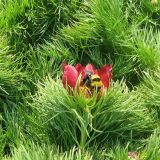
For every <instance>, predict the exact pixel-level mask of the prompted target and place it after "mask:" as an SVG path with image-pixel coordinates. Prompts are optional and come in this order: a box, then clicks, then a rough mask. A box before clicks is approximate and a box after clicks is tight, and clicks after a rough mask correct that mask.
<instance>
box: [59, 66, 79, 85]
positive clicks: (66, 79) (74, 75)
mask: <svg viewBox="0 0 160 160" xmlns="http://www.w3.org/2000/svg"><path fill="white" fill-rule="evenodd" d="M77 80H78V72H77V70H76V68H75V67H73V66H70V65H66V66H65V68H64V71H63V75H62V83H63V85H64V87H66V84H68V86H70V87H71V88H74V87H75V86H76V83H77Z"/></svg>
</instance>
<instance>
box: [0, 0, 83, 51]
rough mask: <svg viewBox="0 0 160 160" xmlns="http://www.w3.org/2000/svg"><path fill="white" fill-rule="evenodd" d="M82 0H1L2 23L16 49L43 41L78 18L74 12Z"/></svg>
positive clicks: (0, 24)
mask: <svg viewBox="0 0 160 160" xmlns="http://www.w3.org/2000/svg"><path fill="white" fill-rule="evenodd" d="M80 2H81V0H74V1H68V2H67V1H58V0H49V1H45V0H40V1H39V0H32V1H29V0H25V1H23V2H21V1H18V0H13V1H11V2H10V1H4V2H3V1H2V4H1V9H2V11H1V20H0V27H1V28H3V29H4V33H6V34H7V35H8V37H9V40H10V44H11V45H13V46H14V45H15V47H16V50H17V51H19V50H20V51H25V50H26V49H28V47H29V45H32V46H34V45H36V44H39V43H42V42H43V41H44V40H43V39H44V38H48V36H49V35H50V34H55V33H56V31H57V30H58V29H59V27H62V26H63V25H67V24H68V23H70V21H73V20H76V18H75V17H74V14H75V12H76V10H77V9H78V8H79V7H80V6H81V3H80Z"/></svg>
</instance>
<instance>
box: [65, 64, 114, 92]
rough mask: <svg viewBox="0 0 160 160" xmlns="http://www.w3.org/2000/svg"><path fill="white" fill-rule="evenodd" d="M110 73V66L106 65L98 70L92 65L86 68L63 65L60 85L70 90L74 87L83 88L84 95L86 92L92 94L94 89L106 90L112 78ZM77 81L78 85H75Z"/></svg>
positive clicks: (79, 65) (77, 65)
mask: <svg viewBox="0 0 160 160" xmlns="http://www.w3.org/2000/svg"><path fill="white" fill-rule="evenodd" d="M111 71H112V66H111V65H107V64H106V65H104V66H103V67H101V68H100V69H98V70H97V69H95V68H94V66H93V65H92V64H87V65H86V66H82V65H81V64H80V63H78V64H76V65H75V66H71V65H67V64H63V75H62V83H63V86H64V87H66V85H67V86H68V87H69V88H72V89H75V87H76V85H77V86H78V87H79V88H81V89H82V87H83V91H85V93H86V91H87V92H88V91H90V92H92V91H93V89H94V88H99V89H100V88H104V89H107V88H108V87H109V85H110V79H111V78H112V73H111ZM78 79H79V80H80V83H79V84H77V83H78V82H77V81H78ZM78 87H77V88H78ZM84 87H86V89H85V88H84ZM81 89H80V90H81Z"/></svg>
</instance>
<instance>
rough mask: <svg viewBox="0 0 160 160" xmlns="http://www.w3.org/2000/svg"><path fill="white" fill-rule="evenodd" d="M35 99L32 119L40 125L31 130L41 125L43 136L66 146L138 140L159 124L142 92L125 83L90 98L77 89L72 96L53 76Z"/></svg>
mask: <svg viewBox="0 0 160 160" xmlns="http://www.w3.org/2000/svg"><path fill="white" fill-rule="evenodd" d="M33 102H34V103H33V104H30V105H31V108H32V109H33V111H34V114H33V116H32V118H31V119H32V121H31V122H32V123H33V125H34V124H36V125H35V127H33V128H30V130H31V132H33V133H35V132H36V130H37V128H36V126H37V127H38V128H39V129H41V131H39V132H38V133H39V136H41V135H43V134H44V136H48V137H49V138H50V141H53V143H57V144H59V145H60V146H62V147H64V148H65V147H69V146H74V145H78V146H80V147H82V148H83V147H86V146H90V145H91V144H93V143H97V144H98V145H100V144H103V143H105V141H106V140H108V139H110V138H111V139H112V140H114V139H115V140H116V139H117V138H120V139H124V140H128V139H131V140H136V139H137V138H140V137H143V136H145V134H146V135H147V134H148V133H150V132H152V130H153V129H154V127H156V124H155V122H154V119H153V113H151V112H150V113H149V111H148V110H147V108H146V107H145V103H144V102H143V99H142V97H141V94H140V93H138V92H136V91H131V92H130V91H129V90H128V88H127V87H126V85H125V84H124V83H118V82H116V83H113V86H112V87H111V89H109V90H108V91H107V92H106V95H104V97H102V98H101V99H100V100H99V101H98V102H97V95H96V94H95V95H94V96H93V97H92V98H90V99H86V98H85V97H84V95H78V94H77V93H76V92H75V93H74V96H69V95H68V93H67V91H66V90H65V89H64V88H63V86H61V85H59V81H57V82H55V81H54V80H52V79H50V78H49V79H48V80H47V79H46V80H45V82H44V84H43V83H42V84H41V83H40V85H38V92H37V95H36V97H35V98H34V99H33ZM33 125H32V124H30V126H33ZM39 126H41V127H39ZM32 130H33V131H32Z"/></svg>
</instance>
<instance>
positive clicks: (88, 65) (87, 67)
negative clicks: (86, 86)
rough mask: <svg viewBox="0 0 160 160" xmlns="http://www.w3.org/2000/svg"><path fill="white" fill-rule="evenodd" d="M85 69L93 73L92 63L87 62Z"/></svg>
mask: <svg viewBox="0 0 160 160" xmlns="http://www.w3.org/2000/svg"><path fill="white" fill-rule="evenodd" d="M85 71H89V72H92V73H93V74H94V66H93V65H92V64H87V65H86V67H85Z"/></svg>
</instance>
